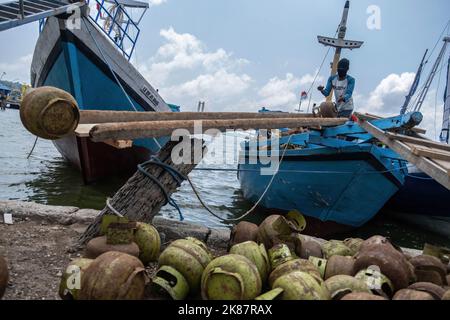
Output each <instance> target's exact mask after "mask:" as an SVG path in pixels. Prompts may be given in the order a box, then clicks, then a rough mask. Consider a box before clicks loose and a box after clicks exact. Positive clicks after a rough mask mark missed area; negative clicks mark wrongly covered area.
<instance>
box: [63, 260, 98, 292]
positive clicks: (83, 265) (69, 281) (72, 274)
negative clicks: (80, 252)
mask: <svg viewBox="0 0 450 320" xmlns="http://www.w3.org/2000/svg"><path fill="white" fill-rule="evenodd" d="M93 261H94V260H92V259H85V258H80V259H75V260H73V261H72V262H71V263H70V264H69V265H68V266H67V268H66V270H64V272H63V275H62V277H61V282H60V284H59V292H58V293H59V296H60V297H61V299H63V300H78V294H79V291H80V288H81V279H82V278H83V274H84V272H85V271H86V269H87V268H88V267H89V266H90V265H91V263H92V262H93Z"/></svg>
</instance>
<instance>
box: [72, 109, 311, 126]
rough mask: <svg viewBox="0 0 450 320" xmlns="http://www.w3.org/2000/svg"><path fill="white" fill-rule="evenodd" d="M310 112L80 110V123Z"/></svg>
mask: <svg viewBox="0 0 450 320" xmlns="http://www.w3.org/2000/svg"><path fill="white" fill-rule="evenodd" d="M312 117H313V114H311V113H282V112H262V113H258V112H135V111H97V110H81V111H80V123H81V124H87V123H114V122H136V121H165V120H227V119H269V118H270V119H275V118H295V119H297V118H312Z"/></svg>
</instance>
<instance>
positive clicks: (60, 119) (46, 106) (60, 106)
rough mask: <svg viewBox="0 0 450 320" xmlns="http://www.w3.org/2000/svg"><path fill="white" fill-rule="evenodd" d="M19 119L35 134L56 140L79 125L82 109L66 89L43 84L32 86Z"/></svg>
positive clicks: (24, 100) (23, 103)
mask: <svg viewBox="0 0 450 320" xmlns="http://www.w3.org/2000/svg"><path fill="white" fill-rule="evenodd" d="M20 119H21V120H22V124H23V125H24V126H25V128H26V129H27V130H28V131H30V132H31V133H32V134H34V135H36V136H38V137H40V138H43V139H48V140H55V139H59V138H62V137H64V136H66V135H67V134H70V133H71V132H73V131H74V130H75V129H76V127H77V126H78V122H79V121H80V111H79V109H78V105H77V102H76V100H75V99H74V98H73V97H72V96H71V95H70V94H69V93H67V92H66V91H64V90H61V89H58V88H54V87H40V88H36V89H33V90H31V91H30V92H29V93H27V94H26V95H25V97H24V98H23V100H22V104H21V106H20Z"/></svg>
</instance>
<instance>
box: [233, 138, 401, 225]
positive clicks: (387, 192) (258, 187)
mask: <svg viewBox="0 0 450 320" xmlns="http://www.w3.org/2000/svg"><path fill="white" fill-rule="evenodd" d="M368 148H369V149H370V148H371V147H368ZM326 150H327V151H328V155H333V154H335V155H336V154H342V153H343V152H344V153H345V152H347V151H348V152H349V153H353V148H352V149H351V150H350V149H348V150H341V151H339V152H337V151H336V150H334V153H333V151H332V150H331V149H330V148H326ZM366 150H367V149H366ZM290 151H291V150H290ZM294 151H297V150H294ZM308 151H310V150H306V151H305V152H300V151H297V152H295V153H294V154H293V153H292V152H290V154H289V155H286V156H285V159H284V161H283V162H282V164H281V166H280V172H279V173H278V175H277V176H276V177H275V179H274V182H273V184H272V186H271V188H270V189H269V191H268V193H267V194H266V196H265V197H264V198H263V200H262V202H261V205H262V206H263V207H265V208H268V209H277V210H285V211H289V210H293V209H297V210H299V211H300V212H302V213H303V214H304V215H306V216H310V217H313V218H316V219H320V220H322V221H334V222H337V223H340V224H344V225H349V226H353V227H359V226H361V225H363V224H364V223H366V222H367V221H369V220H370V219H372V218H373V217H374V216H375V215H376V214H377V212H378V211H379V210H380V209H381V208H382V207H383V206H384V205H385V203H386V202H387V201H388V200H389V199H390V198H391V197H392V196H393V195H394V194H395V193H396V192H397V191H398V184H397V183H400V181H395V178H394V179H390V178H389V177H388V176H389V173H384V174H383V173H381V172H380V169H379V168H378V166H374V162H373V161H374V160H372V161H369V160H358V159H356V158H354V159H351V158H350V159H348V160H342V159H339V160H329V158H327V157H326V156H325V155H323V157H322V158H320V157H318V158H316V159H315V160H314V159H310V158H309V159H308V156H309V155H310V152H308ZM322 151H325V149H324V150H322ZM360 153H361V154H367V152H366V151H365V150H364V148H363V150H361V151H360ZM302 154H303V158H304V159H302ZM322 154H324V152H322ZM289 158H293V159H292V160H291V159H289ZM267 167H268V165H262V164H261V163H257V164H250V163H249V162H247V163H241V164H240V165H239V169H240V170H250V171H239V180H240V183H241V188H242V192H243V194H244V197H245V198H247V199H248V200H250V201H252V202H256V201H257V200H258V199H259V198H260V197H261V195H262V194H263V192H264V190H265V188H266V186H267V185H268V183H269V181H270V179H271V178H272V176H268V175H261V174H260V172H259V171H258V170H260V169H261V168H267ZM391 168H392V169H394V168H393V167H391ZM252 170H256V171H252ZM386 170H388V168H386ZM284 171H289V172H284ZM392 177H395V176H394V175H392ZM396 182H397V183H396Z"/></svg>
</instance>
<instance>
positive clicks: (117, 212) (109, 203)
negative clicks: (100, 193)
mask: <svg viewBox="0 0 450 320" xmlns="http://www.w3.org/2000/svg"><path fill="white" fill-rule="evenodd" d="M110 200H111V199H110V198H108V199H106V206H107V207H108V209H109V210H111V211H112V212H113V213H114V214H115V215H116V216H118V217H121V218H123V215H122V214H121V213H120V212H119V211H117V210H116V209H114V207H113V206H112V205H111V202H110Z"/></svg>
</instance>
